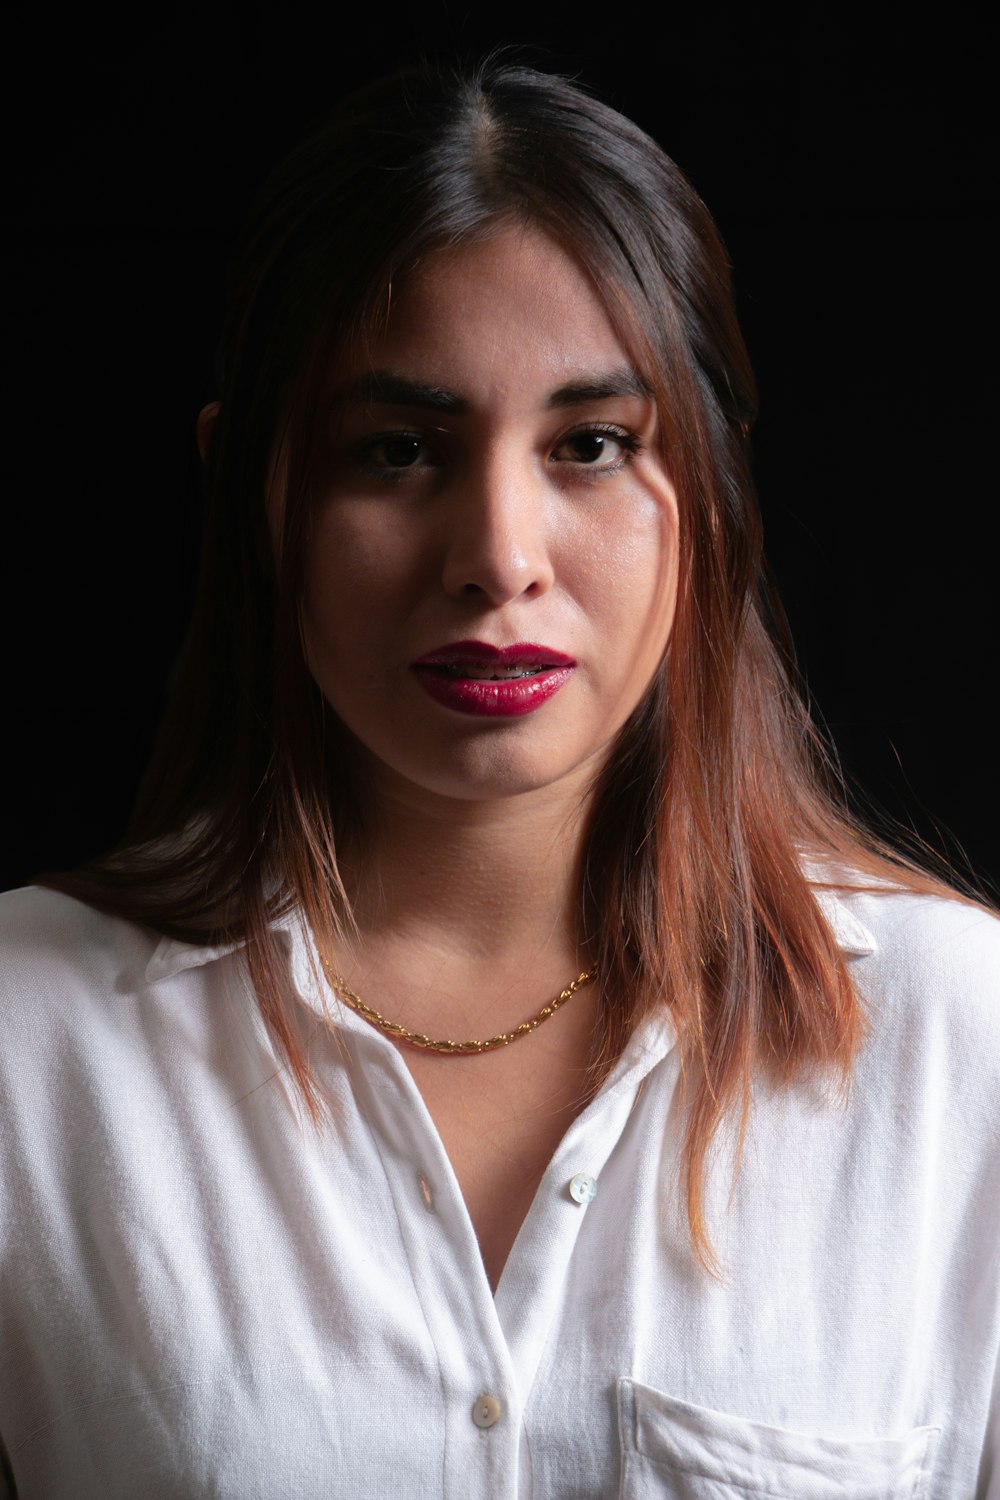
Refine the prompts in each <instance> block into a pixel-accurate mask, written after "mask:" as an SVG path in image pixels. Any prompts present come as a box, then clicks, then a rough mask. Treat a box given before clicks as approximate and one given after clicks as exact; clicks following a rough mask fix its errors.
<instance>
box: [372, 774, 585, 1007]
mask: <svg viewBox="0 0 1000 1500" xmlns="http://www.w3.org/2000/svg"><path fill="white" fill-rule="evenodd" d="M377 806H378V811H377V815H376V816H375V817H374V818H373V819H372V820H371V825H370V827H369V829H368V830H367V833H366V836H365V838H364V842H363V847H359V848H357V849H355V850H353V851H348V852H347V854H346V856H345V858H344V860H343V873H344V879H345V885H346V887H347V890H348V894H349V896H350V899H351V902H352V906H353V910H354V915H355V919H356V921H357V930H358V940H357V944H356V945H352V949H351V950H349V952H348V953H347V954H346V955H345V958H346V961H347V964H348V966H351V960H352V959H353V961H354V962H353V966H354V968H355V972H356V974H357V975H358V977H359V979H360V978H361V976H362V974H363V973H364V971H369V972H370V973H377V972H378V971H379V970H381V969H383V968H384V967H385V966H386V965H388V964H391V963H392V962H393V955H395V957H396V959H397V960H400V959H401V958H402V956H403V955H404V954H405V955H406V956H407V960H406V961H407V962H408V963H410V964H413V965H417V964H423V965H424V966H425V967H426V966H427V965H428V964H430V965H431V967H432V968H433V969H434V970H435V971H436V972H438V973H439V974H440V975H441V976H442V979H444V978H445V976H449V975H450V976H454V978H455V980H456V982H463V981H467V980H468V979H470V978H472V977H473V976H477V978H478V981H479V982H480V983H481V982H482V977H483V975H484V974H485V973H491V974H493V975H496V976H497V978H498V981H499V982H500V983H501V984H507V983H510V982H511V981H513V980H515V979H517V978H518V977H524V976H529V975H537V978H538V986H539V988H541V989H542V990H543V991H544V990H545V989H546V988H551V987H552V986H553V985H554V986H555V988H556V989H559V988H561V987H562V985H564V984H566V983H568V981H569V980H570V979H572V978H573V977H575V975H576V974H577V973H578V972H579V971H580V970H581V969H582V968H584V967H586V966H587V962H588V958H587V953H586V952H585V951H584V949H583V948H582V946H581V938H580V895H579V893H580V870H581V854H582V844H583V838H584V832H585V821H586V810H587V809H586V803H585V801H584V799H581V798H579V797H565V796H564V797H561V798H559V797H554V796H553V795H552V789H551V788H543V789H541V790H539V791H537V792H526V793H522V794H519V795H518V796H514V797H506V798H503V799H497V800H493V801H478V802H477V801H467V802H465V801H456V800H454V799H451V798H443V797H442V798H435V797H433V796H429V795H426V794H422V793H421V794H419V795H414V794H413V793H412V792H409V791H407V790H405V789H404V790H396V789H393V790H390V791H389V792H388V793H385V792H383V794H382V795H381V796H380V798H379V801H378V804H377ZM376 953H377V954H378V955H379V957H378V958H377V959H376V958H375V957H374V955H375V954H376ZM542 998H543V999H544V998H545V996H544V994H543V995H542Z"/></svg>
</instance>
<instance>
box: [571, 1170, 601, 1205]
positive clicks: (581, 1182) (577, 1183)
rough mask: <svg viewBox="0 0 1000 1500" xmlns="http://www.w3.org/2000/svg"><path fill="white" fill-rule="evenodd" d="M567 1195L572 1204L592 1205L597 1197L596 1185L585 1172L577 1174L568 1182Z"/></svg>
mask: <svg viewBox="0 0 1000 1500" xmlns="http://www.w3.org/2000/svg"><path fill="white" fill-rule="evenodd" d="M569 1195H570V1197H571V1198H572V1200H573V1202H574V1203H593V1201H594V1199H595V1198H596V1197H597V1183H596V1182H595V1181H594V1179H593V1177H590V1176H588V1174H587V1173H586V1172H577V1174H576V1176H575V1177H571V1178H570V1180H569Z"/></svg>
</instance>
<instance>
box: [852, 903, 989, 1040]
mask: <svg viewBox="0 0 1000 1500" xmlns="http://www.w3.org/2000/svg"><path fill="white" fill-rule="evenodd" d="M836 900H837V905H838V906H839V907H840V908H841V909H846V910H847V911H848V912H849V913H850V915H851V916H852V917H853V918H854V919H855V920H856V922H857V923H859V924H860V926H861V928H863V929H864V930H865V931H866V932H867V933H868V934H870V937H871V952H870V954H862V955H860V956H861V957H862V958H863V959H864V960H866V963H864V964H862V968H863V969H865V968H867V969H869V970H870V972H871V973H872V975H874V976H878V979H879V981H880V982H881V984H883V985H885V984H891V985H893V986H895V987H896V988H897V989H899V990H900V991H902V992H904V993H911V992H914V991H919V992H920V993H922V994H924V995H925V996H926V1000H927V1003H928V1004H929V1005H931V1006H943V1007H945V1008H947V1007H949V1006H954V1005H956V1004H957V1005H962V1006H966V1007H972V1008H977V1007H979V1006H983V1007H985V1009H986V1011H987V1012H991V1011H994V1010H997V1009H998V1008H1000V918H997V917H996V916H995V915H994V914H993V913H992V912H990V911H988V910H986V909H985V908H983V907H981V906H976V905H973V904H971V903H969V902H966V901H963V900H960V899H959V898H958V897H954V898H949V897H947V896H925V895H914V894H911V893H910V892H907V891H896V890H891V889H885V890H871V891H839V892H838V893H837V897H836ZM860 977H861V976H860V975H859V978H860Z"/></svg>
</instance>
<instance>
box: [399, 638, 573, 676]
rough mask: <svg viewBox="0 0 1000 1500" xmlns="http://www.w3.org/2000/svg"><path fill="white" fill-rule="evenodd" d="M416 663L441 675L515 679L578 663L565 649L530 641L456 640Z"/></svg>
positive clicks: (418, 668)
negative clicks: (497, 643) (506, 643)
mask: <svg viewBox="0 0 1000 1500" xmlns="http://www.w3.org/2000/svg"><path fill="white" fill-rule="evenodd" d="M413 666H414V668H415V669H416V670H418V671H430V672H436V673H439V674H440V675H441V676H442V677H451V678H457V677H467V678H470V679H471V680H473V681H481V682H513V681H517V679H519V678H522V677H537V676H539V675H540V674H541V673H542V672H551V671H554V670H555V669H557V668H563V667H575V666H576V662H575V661H574V660H573V658H572V657H571V656H567V655H566V654H565V652H563V651H555V650H553V648H552V647H551V646H538V645H535V644H534V642H531V641H517V642H516V643H515V644H514V645H512V646H490V645H489V644H487V642H486V641H455V642H454V644H453V645H450V646H442V647H440V649H438V650H437V651H428V653H427V655H426V656H421V657H419V658H418V660H417V661H415V662H414V663H413Z"/></svg>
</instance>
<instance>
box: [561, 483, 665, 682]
mask: <svg viewBox="0 0 1000 1500" xmlns="http://www.w3.org/2000/svg"><path fill="white" fill-rule="evenodd" d="M581 558H582V559H583V565H584V566H585V568H586V578H587V583H586V587H587V592H588V594H589V596H590V599H591V613H592V616H593V615H596V616H597V617H598V618H600V619H601V620H602V621H603V622H604V626H605V628H606V629H607V630H608V631H612V632H614V638H615V639H616V640H618V641H620V643H621V644H622V645H623V647H624V645H625V643H626V642H628V643H629V649H630V650H631V651H632V652H633V653H637V657H641V658H642V660H641V661H640V660H638V659H637V660H636V667H637V670H638V669H639V668H640V667H641V668H642V669H645V667H646V665H647V663H646V657H647V656H648V657H651V658H652V659H653V660H652V665H653V666H655V664H656V662H657V661H658V660H659V657H660V656H661V655H662V653H663V651H664V649H665V648H666V645H667V641H668V639H669V636H670V630H671V627H672V624H673V616H674V608H675V605H676V598H677V564H678V526H677V507H676V503H675V501H674V496H673V491H672V490H670V491H669V492H667V493H666V494H665V495H663V496H662V497H661V496H659V495H651V494H649V493H647V492H645V491H643V492H641V493H639V494H636V495H632V496H627V497H625V498H624V499H623V501H622V503H621V504H619V505H617V506H615V508H614V510H613V511H612V512H610V513H609V514H607V515H606V516H604V517H603V518H602V524H601V525H600V527H599V528H594V533H593V535H592V536H591V537H590V538H589V546H588V547H587V548H586V549H581ZM647 648H648V649H647ZM651 669H652V668H650V670H651Z"/></svg>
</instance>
